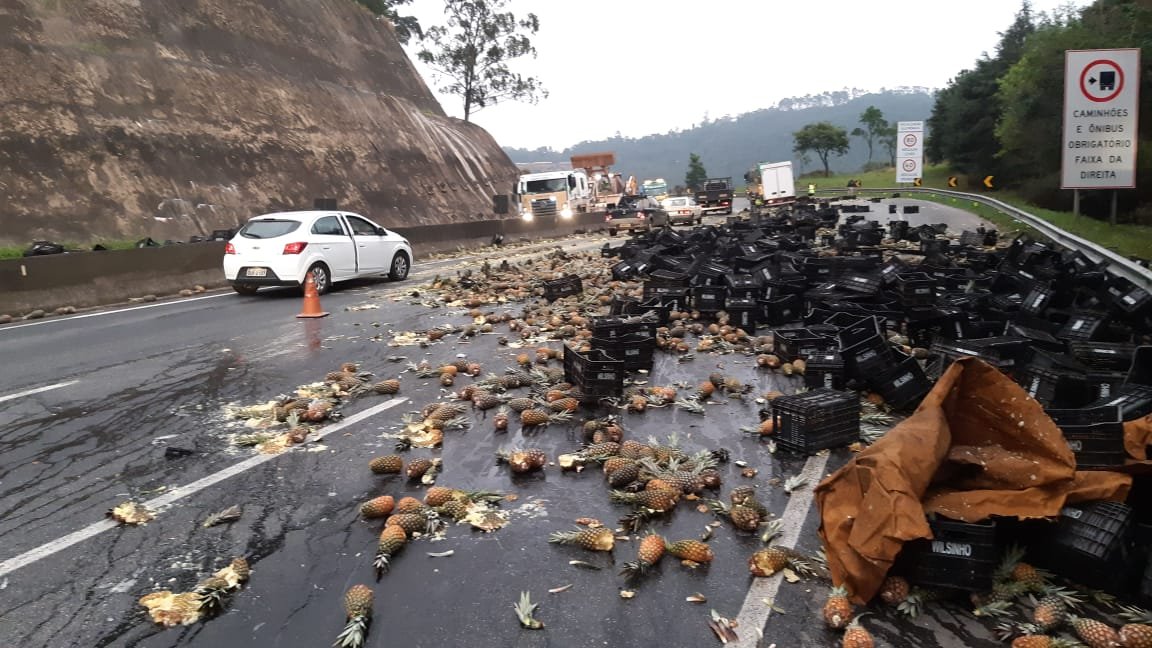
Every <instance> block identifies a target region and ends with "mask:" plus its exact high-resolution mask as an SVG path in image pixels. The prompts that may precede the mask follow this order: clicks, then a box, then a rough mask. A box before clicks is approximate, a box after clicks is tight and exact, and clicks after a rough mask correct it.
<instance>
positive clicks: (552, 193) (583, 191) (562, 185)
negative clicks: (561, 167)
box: [516, 169, 592, 220]
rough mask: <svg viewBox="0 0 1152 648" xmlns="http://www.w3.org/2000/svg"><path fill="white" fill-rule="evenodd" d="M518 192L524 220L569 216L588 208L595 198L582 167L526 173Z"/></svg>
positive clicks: (522, 177) (521, 214) (518, 183)
mask: <svg viewBox="0 0 1152 648" xmlns="http://www.w3.org/2000/svg"><path fill="white" fill-rule="evenodd" d="M516 193H517V194H518V195H519V203H520V217H521V218H523V219H524V220H534V219H538V218H553V219H555V218H560V219H570V218H572V216H573V215H574V214H576V213H583V212H586V211H588V206H589V204H590V203H591V201H592V186H591V185H590V184H589V183H588V174H587V173H585V172H584V170H583V169H575V170H569V171H546V172H543V173H527V174H524V175H522V176H520V181H519V182H517V183H516Z"/></svg>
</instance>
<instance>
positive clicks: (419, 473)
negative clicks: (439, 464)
mask: <svg viewBox="0 0 1152 648" xmlns="http://www.w3.org/2000/svg"><path fill="white" fill-rule="evenodd" d="M430 468H432V460H431V459H415V460H413V461H411V462H409V463H408V470H407V472H406V474H407V475H408V479H420V478H421V477H423V476H424V473H426V472H428V470H429V469H430Z"/></svg>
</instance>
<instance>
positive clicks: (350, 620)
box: [334, 585, 373, 648]
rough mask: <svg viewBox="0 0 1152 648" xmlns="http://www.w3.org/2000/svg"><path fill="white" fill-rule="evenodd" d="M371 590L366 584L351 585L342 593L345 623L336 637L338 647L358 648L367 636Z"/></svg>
mask: <svg viewBox="0 0 1152 648" xmlns="http://www.w3.org/2000/svg"><path fill="white" fill-rule="evenodd" d="M372 598H373V594H372V590H371V589H370V588H369V587H368V586H367V585H353V586H352V587H351V588H349V589H348V592H347V593H345V594H344V615H345V617H346V618H347V624H346V625H345V626H344V630H343V631H342V632H341V633H340V635H339V636H338V637H336V643H335V644H334V645H335V646H338V648H360V647H361V646H363V645H364V639H365V638H366V637H367V636H368V626H369V625H370V624H371V622H372Z"/></svg>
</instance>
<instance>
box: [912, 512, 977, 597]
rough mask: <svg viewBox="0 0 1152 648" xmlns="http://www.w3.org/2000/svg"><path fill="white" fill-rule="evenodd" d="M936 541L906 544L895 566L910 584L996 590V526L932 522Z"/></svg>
mask: <svg viewBox="0 0 1152 648" xmlns="http://www.w3.org/2000/svg"><path fill="white" fill-rule="evenodd" d="M928 527H929V528H930V529H931V530H932V539H931V540H927V539H918V540H912V541H910V542H906V543H904V547H903V548H902V549H901V550H900V554H899V555H898V556H897V557H896V562H895V564H894V566H893V569H894V572H895V573H898V574H902V575H903V576H904V577H905V578H907V579H908V581H909V582H910V583H913V584H915V585H922V586H925V587H931V588H941V589H949V590H960V591H965V592H984V591H987V590H989V589H991V588H992V580H993V576H994V573H995V571H996V567H997V565H998V564H999V562H1000V551H999V548H998V547H997V544H996V523H995V522H994V521H991V520H988V521H984V522H976V523H972V522H961V521H959V520H951V519H948V518H944V517H940V516H933V517H929V518H928Z"/></svg>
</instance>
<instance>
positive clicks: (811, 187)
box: [808, 182, 816, 198]
mask: <svg viewBox="0 0 1152 648" xmlns="http://www.w3.org/2000/svg"><path fill="white" fill-rule="evenodd" d="M815 195H816V185H815V184H813V183H811V182H809V183H808V197H809V198H811V197H812V196H815Z"/></svg>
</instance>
